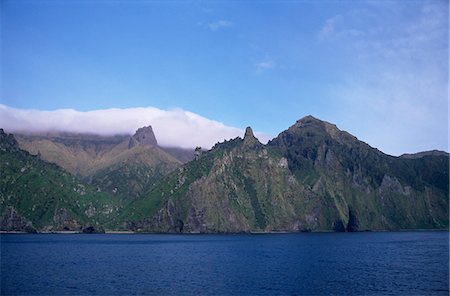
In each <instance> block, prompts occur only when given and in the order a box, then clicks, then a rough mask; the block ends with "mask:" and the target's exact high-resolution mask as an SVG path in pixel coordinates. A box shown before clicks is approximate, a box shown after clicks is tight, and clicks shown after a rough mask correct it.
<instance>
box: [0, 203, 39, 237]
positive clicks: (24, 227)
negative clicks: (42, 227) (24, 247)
mask: <svg viewBox="0 0 450 296" xmlns="http://www.w3.org/2000/svg"><path fill="white" fill-rule="evenodd" d="M0 230H2V231H25V232H29V233H35V232H36V229H35V228H34V227H33V224H32V223H31V222H30V221H29V220H27V219H26V218H25V217H23V216H21V215H20V214H19V213H17V211H16V209H15V208H14V207H7V208H6V209H5V210H4V211H3V214H2V216H1V219H0Z"/></svg>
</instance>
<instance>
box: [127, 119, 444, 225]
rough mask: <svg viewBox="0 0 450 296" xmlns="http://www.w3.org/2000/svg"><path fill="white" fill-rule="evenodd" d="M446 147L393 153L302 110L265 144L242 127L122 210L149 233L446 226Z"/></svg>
mask: <svg viewBox="0 0 450 296" xmlns="http://www.w3.org/2000/svg"><path fill="white" fill-rule="evenodd" d="M448 164H449V156H448V154H439V155H426V156H424V157H420V158H412V159H411V158H405V157H392V156H389V155H386V154H384V153H382V152H381V151H379V150H377V149H374V148H372V147H370V146H369V145H367V144H366V143H363V142H361V141H359V140H358V139H357V138H356V137H354V136H352V135H350V134H349V133H347V132H345V131H341V130H339V129H338V128H337V127H336V126H335V125H333V124H330V123H327V122H324V121H321V120H318V119H316V118H314V117H312V116H307V117H305V118H302V119H301V120H299V121H297V122H296V123H295V124H294V125H293V126H291V127H290V128H289V129H287V130H286V131H284V132H282V133H280V134H279V135H278V136H277V137H276V138H275V139H273V140H272V141H270V142H269V143H268V144H267V145H263V144H261V143H260V142H259V141H258V140H257V139H256V138H255V136H254V135H253V132H252V130H251V128H247V129H246V132H245V136H244V138H243V139H241V138H236V139H233V140H230V141H225V142H223V143H220V144H217V145H216V146H214V147H213V149H211V150H210V151H207V152H203V154H202V155H201V156H200V157H199V159H198V160H194V161H191V162H189V163H187V164H185V165H183V166H182V167H180V168H178V169H177V170H175V171H174V172H173V173H171V174H170V175H169V176H167V177H166V178H165V179H163V180H162V181H161V182H160V183H158V184H156V185H155V187H153V188H152V189H151V191H150V192H149V193H148V194H147V195H145V196H144V197H141V198H139V199H136V200H134V201H133V202H132V203H130V204H129V205H128V206H127V207H126V208H125V209H124V211H123V213H122V214H121V220H123V221H125V223H124V224H123V225H122V227H125V228H128V229H132V230H140V231H152V232H240V231H328V230H334V231H360V230H395V229H421V228H447V227H448V222H449V216H448V206H449V201H448V195H449V184H448V180H449V173H448V169H449V167H448Z"/></svg>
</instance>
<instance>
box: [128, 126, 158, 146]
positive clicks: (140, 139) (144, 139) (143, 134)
mask: <svg viewBox="0 0 450 296" xmlns="http://www.w3.org/2000/svg"><path fill="white" fill-rule="evenodd" d="M137 145H147V146H157V145H158V142H157V141H156V137H155V134H154V133H153V129H152V126H151V125H149V126H146V127H141V128H139V129H138V130H137V131H136V133H135V134H134V135H133V136H132V137H131V138H130V141H129V142H128V148H133V147H135V146H137Z"/></svg>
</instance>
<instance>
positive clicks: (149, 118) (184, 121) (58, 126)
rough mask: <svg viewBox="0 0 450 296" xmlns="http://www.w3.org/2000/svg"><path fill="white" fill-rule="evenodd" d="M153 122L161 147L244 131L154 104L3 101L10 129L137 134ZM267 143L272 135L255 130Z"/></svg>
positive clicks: (1, 122) (0, 117)
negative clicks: (83, 106) (45, 106)
mask: <svg viewBox="0 0 450 296" xmlns="http://www.w3.org/2000/svg"><path fill="white" fill-rule="evenodd" d="M147 125H151V126H152V127H153V129H154V131H155V134H156V136H157V138H158V143H159V144H160V145H161V146H167V147H170V146H178V147H183V148H193V147H196V146H202V147H204V148H211V147H212V146H213V145H214V144H215V143H217V142H219V141H223V140H224V139H227V140H228V139H230V138H235V137H237V136H239V135H242V134H243V131H244V130H243V129H240V128H236V127H232V126H227V125H225V124H223V123H221V122H218V121H215V120H211V119H208V118H205V117H202V116H200V115H198V114H195V113H192V112H189V111H185V110H182V109H173V110H161V109H158V108H154V107H139V108H126V109H118V108H111V109H103V110H93V111H85V112H82V111H77V110H74V109H59V110H53V111H41V110H28V109H27V110H25V109H16V108H11V107H8V106H6V105H2V104H0V127H2V128H4V129H5V130H6V131H8V132H12V133H14V132H31V133H33V132H48V131H64V132H76V133H95V134H100V135H114V134H133V133H134V132H135V131H136V129H138V128H140V127H142V126H147ZM255 134H256V135H257V136H258V138H259V139H260V140H261V141H262V142H264V143H266V142H267V141H268V140H269V139H271V138H272V137H271V136H269V135H267V134H264V133H259V132H256V133H255Z"/></svg>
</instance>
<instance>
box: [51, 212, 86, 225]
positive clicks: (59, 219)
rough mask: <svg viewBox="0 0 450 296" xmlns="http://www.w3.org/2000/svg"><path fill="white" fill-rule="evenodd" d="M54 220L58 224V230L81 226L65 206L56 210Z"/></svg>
mask: <svg viewBox="0 0 450 296" xmlns="http://www.w3.org/2000/svg"><path fill="white" fill-rule="evenodd" d="M53 221H54V223H55V225H56V230H79V229H80V227H81V225H80V224H79V223H78V222H77V221H76V220H75V219H74V218H73V217H72V215H71V214H70V213H69V212H68V211H67V209H65V208H60V209H58V210H57V211H56V213H55V215H54V217H53Z"/></svg>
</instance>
